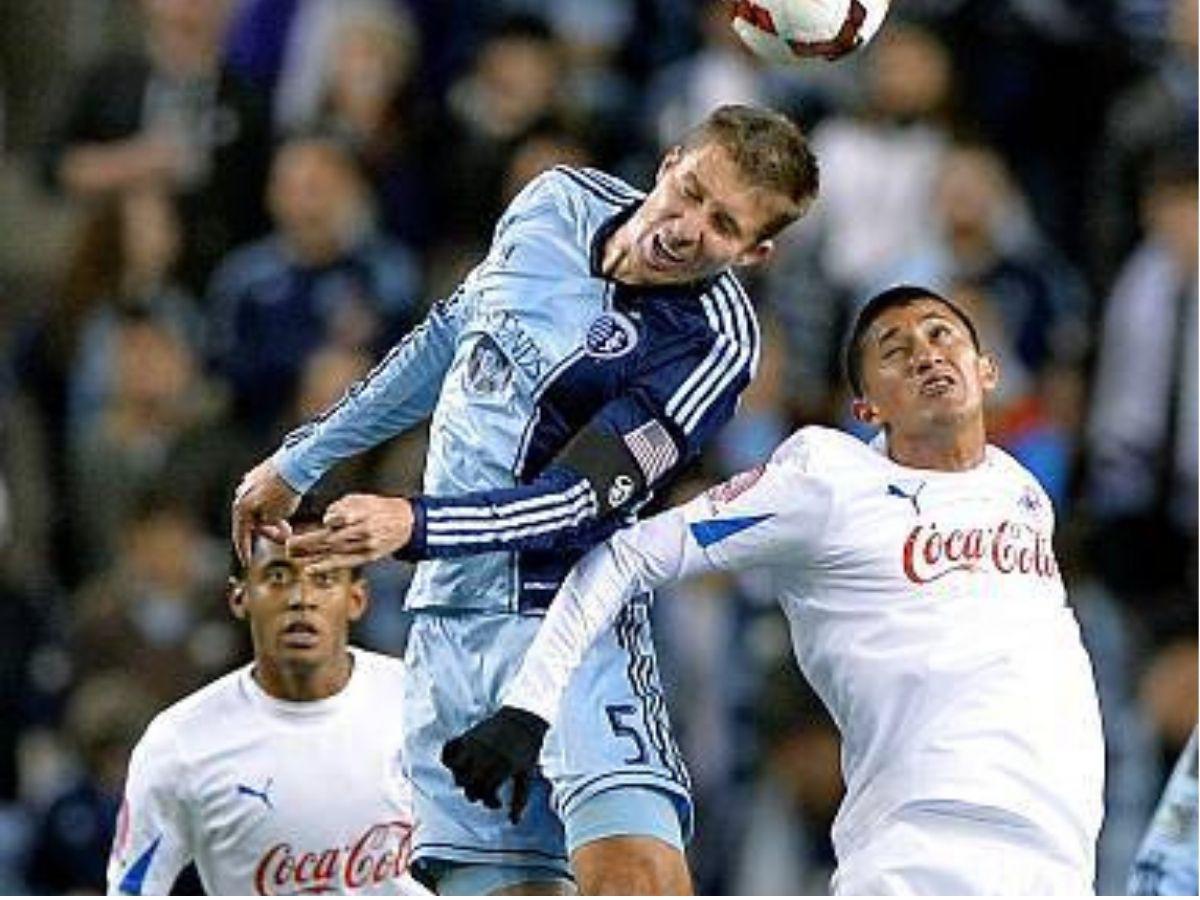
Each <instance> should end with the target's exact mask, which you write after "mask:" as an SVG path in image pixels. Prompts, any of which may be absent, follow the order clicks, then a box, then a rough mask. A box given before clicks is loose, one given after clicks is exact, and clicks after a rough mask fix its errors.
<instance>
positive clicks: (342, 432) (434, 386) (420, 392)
mask: <svg viewBox="0 0 1200 900" xmlns="http://www.w3.org/2000/svg"><path fill="white" fill-rule="evenodd" d="M453 354H454V336H453V333H452V325H451V323H450V322H448V321H447V320H446V317H445V316H444V315H442V314H441V313H439V312H438V311H437V310H436V309H435V310H434V311H433V312H432V313H430V315H429V318H428V319H426V321H425V322H423V323H422V324H421V325H419V326H418V327H417V328H415V329H414V330H413V331H412V332H411V333H410V334H409V335H408V336H406V337H405V338H404V339H403V340H402V341H400V343H398V344H397V345H396V346H395V347H393V348H392V350H391V352H389V353H388V355H387V356H386V357H384V359H383V360H382V361H381V362H380V363H379V364H378V365H377V366H376V367H375V368H374V369H373V370H372V371H371V372H370V373H369V374H368V375H367V376H366V377H365V378H363V379H362V380H361V381H359V382H357V383H356V384H355V385H354V386H353V387H351V388H350V390H349V391H347V392H346V394H345V395H344V396H343V397H342V398H341V399H340V400H339V401H338V402H337V403H335V404H334V405H333V406H332V407H330V408H329V409H328V410H326V411H325V412H324V413H322V414H321V415H320V416H318V417H317V418H315V419H313V420H312V421H311V422H308V423H306V424H305V425H302V426H301V427H299V428H297V429H296V430H295V431H293V432H292V433H291V434H289V435H288V436H287V437H286V438H285V439H284V441H283V445H282V446H281V447H280V448H279V449H278V450H277V451H276V452H275V455H274V457H273V459H274V461H275V465H276V467H277V468H278V470H279V474H280V475H281V476H282V477H283V479H284V480H285V481H286V482H287V483H288V484H289V485H290V486H291V487H293V488H294V489H295V490H297V491H298V492H300V493H304V492H305V491H307V490H308V489H309V488H310V487H312V485H313V484H315V483H316V482H317V481H318V480H319V479H320V478H321V476H322V475H324V474H325V473H326V472H327V471H329V469H330V468H332V467H333V466H334V465H335V464H336V463H338V462H340V461H341V460H343V459H347V458H349V457H352V456H355V455H356V454H358V453H361V452H363V451H364V450H368V449H370V448H372V447H374V446H376V445H378V444H380V443H382V442H383V441H385V440H387V439H389V438H391V437H394V436H396V435H397V434H400V433H401V432H403V431H405V430H406V429H408V428H410V427H412V426H413V425H415V424H416V423H418V422H420V421H421V420H423V419H424V418H425V417H426V416H428V415H429V413H430V411H431V410H432V408H433V405H434V403H435V402H436V400H437V395H438V391H439V389H440V387H441V383H442V379H443V378H444V376H445V372H446V368H447V367H448V366H449V364H450V360H451V359H452V357H453Z"/></svg>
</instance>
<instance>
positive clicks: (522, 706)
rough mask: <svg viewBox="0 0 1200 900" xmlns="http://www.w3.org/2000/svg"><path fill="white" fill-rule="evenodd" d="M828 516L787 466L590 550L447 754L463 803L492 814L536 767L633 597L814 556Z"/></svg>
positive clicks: (748, 477) (815, 486)
mask: <svg viewBox="0 0 1200 900" xmlns="http://www.w3.org/2000/svg"><path fill="white" fill-rule="evenodd" d="M830 507H831V497H830V492H829V490H828V488H827V487H826V486H825V485H824V484H823V483H822V482H820V481H818V480H816V479H812V478H806V477H804V475H803V473H802V472H797V471H796V470H795V468H794V467H792V466H790V465H788V464H787V463H772V464H770V465H768V466H766V467H760V468H759V469H755V470H752V471H750V472H745V473H742V474H741V475H739V476H736V477H735V478H734V479H731V480H730V481H729V482H726V483H725V484H723V485H719V486H718V487H716V488H713V489H712V490H710V491H708V492H707V493H705V494H703V495H701V496H700V497H697V498H696V499H694V500H692V501H691V502H689V503H687V504H684V505H683V506H679V507H675V508H673V509H670V510H667V511H666V512H664V513H661V514H659V515H657V516H654V517H653V518H651V519H647V520H646V521H645V522H641V523H639V524H637V525H634V526H632V527H630V528H627V529H623V530H622V531H619V532H617V533H616V534H615V535H613V536H612V537H611V538H610V539H609V540H608V541H606V542H605V543H604V544H601V545H600V546H598V547H596V548H595V549H594V550H592V551H591V552H590V553H588V554H587V555H586V556H585V557H584V558H583V559H582V560H580V562H579V563H578V564H577V565H576V566H575V568H574V569H573V570H572V571H571V574H570V575H569V576H568V577H567V580H566V581H565V582H564V583H563V585H562V587H561V588H560V590H559V592H558V595H557V596H556V597H555V599H554V602H553V603H551V605H550V609H549V611H548V612H547V615H546V619H545V621H544V622H543V623H542V626H541V628H540V629H539V630H538V633H537V636H536V637H535V638H534V641H533V643H532V644H531V645H530V648H529V650H528V652H527V653H526V654H525V659H524V661H523V662H522V664H521V668H520V670H519V671H518V672H517V674H516V676H515V677H514V678H513V680H512V681H511V682H509V685H508V687H507V688H506V689H505V691H504V694H503V703H504V706H503V707H502V708H501V709H500V711H499V712H497V713H496V714H495V715H493V716H492V717H491V718H489V719H487V720H485V721H483V722H481V723H480V724H479V725H476V726H475V727H474V728H473V729H471V730H470V731H468V732H466V733H465V734H463V735H462V736H460V737H458V738H456V739H454V740H452V741H450V742H449V743H447V744H446V746H445V748H444V750H443V753H442V761H443V763H445V764H446V765H447V766H448V767H449V768H450V769H451V770H452V771H453V772H454V777H455V783H456V784H458V785H459V786H461V787H463V788H464V790H465V791H466V793H467V796H468V797H469V798H470V799H480V800H483V802H485V803H487V804H488V805H497V804H498V800H497V796H496V791H497V789H498V788H499V787H500V785H501V784H503V783H504V781H505V780H506V779H507V778H508V777H510V776H516V775H521V774H523V773H524V772H525V771H526V770H528V769H531V768H532V767H533V766H534V765H535V764H536V761H537V757H538V754H539V753H540V750H541V744H542V740H543V738H544V735H545V731H546V729H547V728H548V727H549V725H550V724H551V723H553V722H554V720H555V719H556V718H557V715H558V710H559V707H560V705H561V703H562V698H563V695H564V693H565V691H566V689H567V686H568V685H569V683H570V680H571V676H572V674H573V673H574V671H575V670H576V669H577V668H579V666H580V665H581V664H582V662H583V659H584V656H585V655H586V653H587V651H588V649H589V648H590V647H591V645H592V644H593V643H595V641H596V640H597V639H598V638H599V637H600V635H602V634H603V633H604V631H605V629H607V628H608V627H610V626H611V624H612V622H613V620H614V619H615V618H616V616H617V614H618V613H619V612H620V611H621V609H622V607H624V606H625V604H626V603H628V602H629V600H630V599H631V598H632V597H634V596H636V595H638V594H640V593H643V592H644V591H647V590H650V589H652V588H654V587H656V586H658V585H662V584H665V583H668V582H671V581H676V580H679V579H681V578H686V577H688V576H691V575H696V574H699V573H702V572H706V571H712V570H716V569H723V570H730V569H742V568H747V567H751V566H755V565H762V564H772V563H776V562H778V561H780V560H783V559H785V558H786V559H788V560H798V559H803V558H805V556H806V555H807V554H810V553H811V552H812V550H813V548H814V546H816V544H817V541H818V539H819V536H820V534H821V533H822V531H823V530H824V526H825V523H826V521H827V519H828V515H829V510H830ZM499 748H504V749H503V752H501V751H500V749H499ZM514 802H515V801H514ZM516 813H517V810H514V814H516Z"/></svg>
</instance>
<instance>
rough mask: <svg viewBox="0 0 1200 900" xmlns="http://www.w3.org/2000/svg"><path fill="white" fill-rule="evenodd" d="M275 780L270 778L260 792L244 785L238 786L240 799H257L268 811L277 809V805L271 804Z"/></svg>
mask: <svg viewBox="0 0 1200 900" xmlns="http://www.w3.org/2000/svg"><path fill="white" fill-rule="evenodd" d="M274 782H275V779H274V778H268V779H267V783H266V784H264V785H263V786H262V790H261V791H258V790H255V789H254V788H252V787H249V786H247V785H244V784H239V785H237V792H238V796H239V797H256V798H258V799H259V800H261V801H262V802H263V804H264V805H265V806H266V807H267V809H271V810H273V809H275V804H274V803H272V802H271V785H272V784H274Z"/></svg>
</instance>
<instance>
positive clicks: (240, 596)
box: [225, 576, 246, 619]
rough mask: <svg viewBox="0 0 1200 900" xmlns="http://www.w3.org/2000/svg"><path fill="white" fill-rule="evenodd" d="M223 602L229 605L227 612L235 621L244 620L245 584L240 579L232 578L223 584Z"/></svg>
mask: <svg viewBox="0 0 1200 900" xmlns="http://www.w3.org/2000/svg"><path fill="white" fill-rule="evenodd" d="M225 601H226V602H227V603H228V604H229V611H230V612H231V613H233V617H234V618H235V619H245V618H246V583H245V582H244V581H242V580H241V579H240V578H233V577H232V576H231V577H230V579H229V580H228V581H227V582H225Z"/></svg>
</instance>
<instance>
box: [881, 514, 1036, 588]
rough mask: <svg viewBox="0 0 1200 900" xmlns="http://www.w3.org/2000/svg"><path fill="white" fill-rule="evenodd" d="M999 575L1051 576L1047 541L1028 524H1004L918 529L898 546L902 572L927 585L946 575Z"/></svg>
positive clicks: (911, 579) (918, 582)
mask: <svg viewBox="0 0 1200 900" xmlns="http://www.w3.org/2000/svg"><path fill="white" fill-rule="evenodd" d="M988 570H990V571H993V572H999V573H1000V574H1001V575H1034V576H1036V577H1039V578H1056V577H1057V576H1058V563H1057V562H1055V560H1054V549H1053V548H1052V547H1051V546H1050V541H1049V539H1048V538H1047V537H1046V536H1045V535H1044V534H1042V532H1040V531H1038V530H1037V529H1036V528H1032V527H1030V526H1029V525H1024V524H1022V523H1020V522H1012V521H1009V520H1007V519H1006V520H1005V521H1003V522H1001V523H1000V524H999V525H997V526H995V527H994V528H979V527H976V528H954V529H951V530H949V531H943V530H941V529H940V528H938V526H937V525H936V524H934V525H918V526H916V527H915V528H914V529H913V530H912V531H911V532H909V535H908V539H907V540H906V541H905V542H904V574H905V575H906V576H907V577H908V580H909V581H911V582H913V583H914V584H928V583H929V582H931V581H937V580H938V579H939V578H944V577H945V576H947V575H949V574H951V573H952V572H980V571H988Z"/></svg>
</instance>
